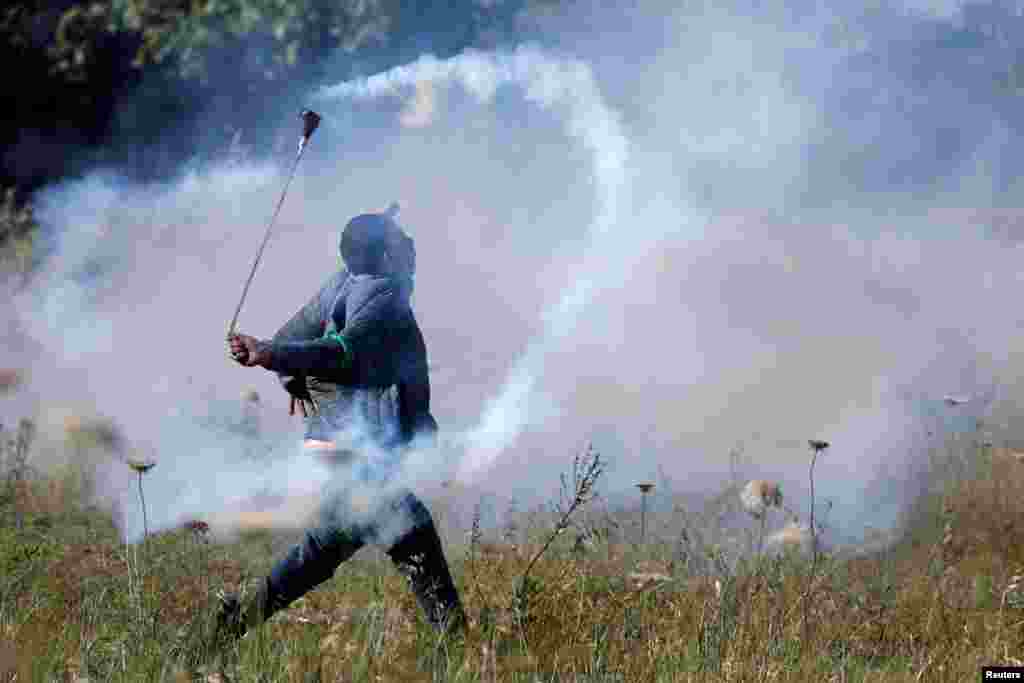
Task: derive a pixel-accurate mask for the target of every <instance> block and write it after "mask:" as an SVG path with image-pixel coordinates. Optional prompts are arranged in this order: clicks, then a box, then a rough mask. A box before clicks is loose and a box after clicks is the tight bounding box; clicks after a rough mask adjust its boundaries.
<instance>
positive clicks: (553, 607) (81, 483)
mask: <svg viewBox="0 0 1024 683" xmlns="http://www.w3.org/2000/svg"><path fill="white" fill-rule="evenodd" d="M23 436H25V437H26V438H25V439H23V443H22V446H21V447H19V445H18V443H17V439H16V438H14V437H15V435H14V434H13V433H12V432H11V431H10V430H8V432H6V433H5V434H4V435H3V440H4V442H5V444H6V445H5V453H4V458H5V460H4V462H5V470H4V472H3V474H4V484H3V486H2V487H0V491H3V493H2V498H0V520H2V526H0V681H2V682H4V683H10V682H13V681H17V682H18V683H21V682H23V681H86V680H87V681H91V682H98V681H209V682H214V681H253V682H255V681H268V682H269V681H295V682H298V681H431V680H436V681H467V682H468V681H523V682H527V681H529V682H530V683H533V682H534V681H545V682H547V681H593V682H597V681H721V680H724V681H837V682H838V681H843V682H845V681H974V680H978V679H979V671H980V668H981V667H982V666H983V665H992V664H1022V663H1024V662H1022V661H1021V660H1022V659H1024V463H1022V462H1020V461H1018V460H1017V459H1016V458H1015V457H1014V455H1013V453H1011V452H1010V451H1008V450H1006V449H998V448H991V447H985V446H977V445H974V446H970V447H965V448H964V449H963V450H961V451H960V452H956V453H952V454H948V455H946V456H944V459H943V460H941V461H940V460H938V459H936V460H935V462H934V463H933V468H932V472H931V475H930V477H931V481H930V483H931V488H930V490H931V493H927V494H924V495H923V496H922V497H921V498H920V499H919V500H917V501H916V503H915V505H914V508H913V511H912V514H911V515H910V517H908V524H907V528H906V530H905V532H904V533H903V534H902V535H901V536H900V537H899V539H898V540H896V541H895V542H894V543H890V544H885V543H879V544H878V547H877V548H876V549H875V550H874V551H872V552H864V551H861V552H856V553H855V552H851V551H849V550H845V551H843V552H834V553H828V552H821V553H807V552H801V551H800V550H799V549H792V550H789V551H785V552H783V551H781V550H779V549H778V548H776V550H775V551H773V552H771V553H765V554H764V555H762V556H760V557H758V556H755V555H754V554H751V553H749V552H746V553H744V552H740V551H741V548H740V546H739V545H737V544H735V543H734V544H730V543H729V542H727V541H725V540H722V539H723V538H724V537H722V536H721V535H720V534H719V535H716V533H717V532H716V530H715V529H713V528H712V527H713V521H712V520H713V519H715V517H716V515H717V513H718V511H719V510H718V508H721V507H723V506H730V505H733V504H734V501H735V500H736V499H738V488H736V487H732V488H728V489H726V490H725V491H723V494H722V495H721V496H718V497H717V498H715V499H713V500H712V501H711V502H710V503H708V505H707V506H706V507H705V509H703V510H696V511H693V512H687V511H686V510H685V508H683V507H681V506H677V508H676V509H675V511H674V513H673V517H672V519H661V520H658V519H654V520H650V521H649V526H648V528H649V529H660V528H669V527H672V526H673V525H675V526H677V527H678V528H677V529H676V532H675V533H674V534H673V535H672V536H666V535H659V534H653V533H652V534H650V536H651V538H649V540H648V542H646V543H644V544H642V545H638V544H630V543H626V542H623V540H622V539H621V538H616V537H614V536H608V535H606V536H601V535H595V536H594V540H592V541H590V542H588V543H586V544H580V543H576V542H575V540H574V539H575V535H576V534H575V527H573V526H569V527H567V528H566V530H565V533H554V532H553V531H552V529H553V528H557V527H558V524H557V519H559V518H560V517H559V515H558V514H550V513H543V514H542V513H539V512H537V511H535V514H532V515H529V516H527V515H525V514H524V515H523V519H524V520H529V521H524V523H523V524H522V525H520V527H519V528H518V529H510V528H506V529H487V530H481V529H479V528H478V527H477V528H475V529H474V530H471V531H470V532H469V533H468V534H466V533H463V531H465V530H454V529H450V528H449V529H446V533H445V536H446V542H447V545H448V548H447V550H448V554H449V558H450V560H451V562H452V564H453V571H454V573H455V576H456V581H457V583H458V585H459V587H460V590H461V592H462V596H463V600H464V601H465V603H466V608H467V611H468V613H469V616H470V621H471V623H470V628H469V629H468V632H467V633H466V634H465V635H464V637H459V638H454V639H451V640H438V638H437V637H436V636H435V635H434V634H433V632H432V631H431V630H430V629H429V628H428V627H427V626H426V625H425V624H424V623H423V622H422V620H421V618H420V616H419V614H418V611H417V609H416V605H415V602H414V599H413V597H412V595H411V593H410V592H409V591H408V590H407V589H406V588H405V586H404V584H403V582H402V580H401V578H400V577H399V576H398V575H397V573H395V572H394V570H393V569H392V568H391V566H390V564H389V563H388V562H387V560H386V558H385V557H384V556H383V555H382V554H381V553H380V552H379V551H378V550H376V549H372V548H370V549H366V550H364V551H362V552H361V553H359V554H358V555H357V556H356V558H355V559H354V560H353V561H351V562H349V563H347V564H345V565H344V566H343V568H342V569H341V570H339V572H338V573H337V575H336V576H335V578H334V579H333V580H331V581H329V582H328V583H326V584H325V585H323V586H322V587H321V588H319V589H318V590H316V591H314V592H312V593H310V594H309V595H307V596H306V597H305V598H303V599H302V600H300V601H299V602H298V603H297V604H296V605H295V606H294V608H293V609H290V610H287V611H285V612H284V613H281V614H279V615H277V616H275V617H274V618H273V619H272V620H271V621H270V622H269V623H268V624H267V625H266V626H265V627H264V628H262V629H260V630H259V631H258V632H256V633H253V634H250V635H249V636H248V637H246V638H245V639H243V640H242V641H241V642H240V643H239V645H238V646H237V647H236V648H234V649H232V650H230V651H228V652H226V653H224V654H223V656H220V657H218V658H216V659H214V660H212V661H208V662H206V663H204V664H201V662H200V660H201V659H202V654H203V648H202V644H203V642H204V641H203V634H204V629H207V628H208V626H209V619H208V618H207V616H208V614H209V612H210V609H209V606H210V605H212V604H213V600H214V595H215V594H216V591H217V590H219V589H226V588H227V589H231V588H235V587H237V586H239V585H241V584H242V583H243V582H245V581H247V580H248V579H249V578H253V577H258V576H260V575H262V574H263V573H264V572H265V571H266V570H267V569H268V568H269V566H270V564H271V562H272V561H273V559H274V558H276V557H279V556H280V554H281V553H282V552H284V550H285V549H286V548H287V547H288V545H289V544H290V543H291V542H292V541H293V540H294V539H293V538H290V537H288V536H287V535H280V534H272V533H267V532H252V533H249V534H247V535H245V536H243V537H242V538H240V539H239V540H237V541H236V542H233V543H230V544H218V543H213V542H211V541H210V540H209V539H208V538H206V535H205V534H204V532H203V531H202V529H201V528H191V529H189V528H183V529H180V530H177V531H171V532H161V533H158V534H150V536H149V538H148V539H147V540H146V541H145V542H144V543H142V544H139V545H137V546H132V547H126V546H125V544H124V542H123V541H121V540H120V538H119V535H118V532H117V530H116V528H115V525H114V523H113V520H112V518H111V516H110V514H109V513H107V512H104V511H103V510H101V509H98V508H95V507H89V506H87V505H86V504H84V503H83V502H82V501H83V500H87V496H85V495H84V494H85V492H86V491H85V489H87V488H88V480H89V477H88V472H87V471H85V469H84V468H83V467H80V466H74V465H72V466H66V467H63V468H58V469H52V470H48V471H33V470H32V468H31V467H30V465H31V462H32V458H31V456H32V453H31V444H30V443H28V442H29V440H30V439H29V437H30V434H28V433H27V432H26V433H25V434H24V435H23ZM9 439H11V440H10V441H8V440H9ZM573 487H574V484H573V481H572V478H571V477H570V481H569V498H568V499H567V500H568V501H569V503H570V504H571V502H572V500H573V495H574V489H573ZM558 497H559V485H558V482H557V481H556V482H553V483H552V498H553V499H554V500H558ZM586 499H587V496H586V495H584V496H581V500H582V502H583V506H582V507H585V505H586ZM788 502H789V503H790V504H792V505H794V506H795V507H797V508H804V509H805V508H806V502H799V501H788ZM716 506H717V507H716ZM432 508H433V509H434V510H435V511H436V514H437V516H438V517H439V518H442V519H444V514H445V513H444V508H443V504H442V503H440V502H437V501H432ZM562 512H563V513H566V512H568V509H567V508H563V510H562ZM580 513H581V510H576V511H574V513H573V514H574V515H575V516H576V517H577V518H578V517H579V516H580ZM622 514H626V513H622ZM655 517H656V515H655ZM571 520H572V518H570V521H571ZM659 522H660V524H659ZM624 523H625V522H624ZM743 533H744V536H743V538H744V539H745V540H744V541H743V543H745V544H746V546H747V547H749V546H751V545H753V544H754V543H755V542H757V543H759V540H758V539H757V537H758V534H759V524H758V523H757V521H756V520H753V519H751V523H750V525H749V528H748V529H745V530H744V531H743ZM548 541H551V543H550V546H549V547H547V548H546V549H544V546H545V544H546V543H547V542H548ZM755 547H756V546H755ZM532 560H536V562H535V563H534V564H533V565H532V567H531V566H530V563H531V561H532ZM524 574H525V575H526V576H525V579H524Z"/></svg>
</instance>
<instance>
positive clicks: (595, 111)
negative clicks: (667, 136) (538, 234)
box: [320, 46, 629, 478]
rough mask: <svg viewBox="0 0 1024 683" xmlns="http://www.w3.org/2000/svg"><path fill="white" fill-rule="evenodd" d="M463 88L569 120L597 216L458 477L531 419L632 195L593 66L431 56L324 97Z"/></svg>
mask: <svg viewBox="0 0 1024 683" xmlns="http://www.w3.org/2000/svg"><path fill="white" fill-rule="evenodd" d="M424 82H428V83H432V84H435V85H436V84H448V83H458V84H460V85H462V86H463V87H464V88H466V89H467V90H468V91H469V92H470V93H472V94H473V95H474V96H475V97H476V98H477V99H478V100H479V101H480V102H481V103H487V102H490V101H491V100H492V99H493V98H494V97H495V94H496V93H497V92H498V89H499V88H500V87H501V86H503V85H506V84H513V85H517V86H519V87H521V88H522V90H523V93H524V96H525V98H526V100H527V101H528V102H531V103H533V104H536V105H538V106H539V107H541V108H542V109H545V110H551V111H553V112H555V113H556V114H558V115H560V116H561V117H562V119H563V120H564V123H565V126H566V131H567V133H568V134H569V136H570V137H571V138H572V139H574V140H576V141H577V142H578V143H579V144H581V145H582V146H583V147H584V148H585V149H586V150H587V151H588V152H589V153H590V154H591V155H592V158H593V181H594V184H595V190H594V194H595V201H596V204H597V206H596V211H595V213H594V216H593V218H592V221H591V223H590V224H589V226H588V246H587V253H585V254H584V257H583V259H581V261H580V263H579V265H578V267H577V268H576V272H574V273H571V274H570V278H569V284H568V285H567V286H566V287H565V289H564V290H563V291H562V293H561V296H560V297H559V299H558V300H557V301H556V302H554V303H553V304H551V305H550V306H549V307H548V309H547V310H546V311H545V312H544V314H543V321H544V328H543V331H542V332H541V333H540V334H539V335H538V336H537V337H535V338H534V339H533V340H531V342H530V344H529V346H528V347H527V349H526V351H525V352H524V353H523V354H522V356H521V357H520V358H519V359H518V360H517V361H516V363H515V364H514V365H513V367H512V369H511V371H510V372H509V374H508V376H507V378H506V379H505V381H504V384H503V386H502V387H501V389H500V391H499V392H498V393H497V395H495V396H494V397H493V398H492V399H491V400H490V401H489V402H488V404H487V405H486V406H485V409H484V411H483V414H482V416H481V419H480V421H479V423H478V424H477V426H476V427H474V428H473V429H471V430H469V432H468V433H467V434H466V435H465V442H466V446H467V462H464V463H463V470H462V472H461V473H460V478H468V477H472V476H473V475H474V474H475V473H476V472H478V471H481V470H482V469H484V468H485V467H487V466H488V465H489V464H490V463H491V462H493V461H494V459H495V458H497V457H498V456H499V455H500V454H501V452H502V451H503V450H505V449H507V448H508V447H509V446H510V445H512V443H513V442H514V441H515V439H516V437H518V436H519V434H520V433H521V432H522V431H523V429H524V428H525V427H526V426H527V425H528V424H529V423H530V422H531V421H533V420H536V419H537V418H538V415H537V410H536V406H535V405H534V399H535V397H534V391H535V388H536V384H537V381H538V380H539V378H540V377H541V376H542V375H543V373H544V366H545V362H546V360H547V356H548V354H549V352H550V351H552V350H553V349H554V348H555V347H556V345H557V344H558V342H559V341H561V340H563V339H564V338H565V337H566V336H568V335H569V334H570V333H571V332H572V331H573V330H574V329H575V327H576V323H577V321H578V319H579V317H580V315H581V313H582V312H583V310H584V309H585V308H586V306H587V304H588V303H589V302H590V301H591V299H592V297H593V295H594V293H595V290H596V288H597V286H598V277H597V276H598V271H597V267H598V264H597V263H596V262H592V261H596V259H591V258H590V255H591V254H593V253H596V252H597V251H598V250H597V249H596V247H595V245H596V244H597V243H598V242H599V241H600V240H601V238H602V237H603V236H605V235H607V234H609V232H610V231H611V230H612V229H613V228H614V226H615V225H616V223H617V222H618V220H619V217H620V216H621V215H622V214H621V212H622V208H623V206H624V205H625V204H626V202H627V201H628V200H627V193H628V189H629V188H628V178H627V173H626V161H627V156H628V141H627V139H626V136H625V134H624V132H623V131H622V129H621V126H620V123H619V117H618V116H617V115H616V113H615V112H614V111H612V110H611V109H610V108H609V107H608V105H607V104H606V103H605V101H604V98H603V97H602V95H601V92H600V89H599V88H598V86H597V83H596V81H595V79H594V76H593V73H592V72H591V70H590V67H589V66H588V65H587V64H585V63H583V62H581V61H579V60H574V59H568V58H557V57H553V56H550V55H547V54H545V53H544V52H542V51H541V50H540V49H538V48H536V47H533V46H523V47H519V48H517V49H516V50H515V51H514V52H512V53H483V52H478V51H471V52H466V53H463V54H461V55H458V56H456V57H453V58H451V59H448V60H443V61H442V60H438V59H437V58H436V57H433V56H430V55H425V56H423V57H421V58H420V59H418V60H417V61H415V62H413V63H411V64H407V65H402V66H398V67H395V68H393V69H391V70H389V71H386V72H383V73H379V74H375V75H373V76H370V77H368V78H363V79H359V80H356V81H350V82H344V83H340V84H338V85H335V86H332V87H328V88H325V89H324V90H322V91H321V93H320V97H322V98H324V99H329V100H330V99H356V100H358V99H370V98H378V97H388V96H400V95H403V94H404V93H406V92H408V91H409V89H410V88H419V89H422V88H423V85H422V84H423V83H424Z"/></svg>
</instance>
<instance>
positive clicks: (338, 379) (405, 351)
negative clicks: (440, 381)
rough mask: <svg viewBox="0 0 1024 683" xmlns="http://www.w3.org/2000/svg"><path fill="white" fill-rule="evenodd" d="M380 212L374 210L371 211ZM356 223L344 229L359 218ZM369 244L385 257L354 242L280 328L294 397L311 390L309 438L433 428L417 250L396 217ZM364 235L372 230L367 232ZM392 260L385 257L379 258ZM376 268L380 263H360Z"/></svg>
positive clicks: (279, 365) (278, 363)
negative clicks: (351, 430)
mask: <svg viewBox="0 0 1024 683" xmlns="http://www.w3.org/2000/svg"><path fill="white" fill-rule="evenodd" d="M370 215H371V216H373V214H370ZM364 217H365V216H361V217H357V219H353V221H352V222H350V223H349V226H347V227H346V231H349V236H351V234H354V231H350V230H349V228H350V227H351V226H352V225H353V223H354V222H356V221H357V220H358V219H359V218H364ZM387 226H388V229H387V230H386V231H383V232H382V234H380V235H378V234H377V231H376V226H375V225H374V226H373V227H374V230H373V231H371V234H372V236H373V239H372V240H370V242H369V243H368V244H363V245H362V247H363V248H369V249H372V250H374V253H378V251H383V253H386V254H387V259H386V262H384V261H382V262H378V263H376V265H373V266H371V267H369V268H368V267H367V266H366V264H365V262H363V261H360V259H359V258H358V254H353V253H352V251H351V248H349V250H348V253H346V252H345V247H346V244H345V239H346V238H344V237H343V241H342V246H343V257H345V261H346V263H348V264H351V265H352V267H353V270H355V271H356V272H349V271H348V270H346V269H342V270H340V271H338V272H337V273H335V274H334V275H332V276H331V277H330V278H329V279H328V280H327V282H326V283H324V285H323V286H322V287H321V288H320V290H319V291H318V292H317V293H316V294H315V295H314V296H313V297H312V298H311V299H310V300H309V302H307V303H306V305H305V306H303V307H302V308H301V309H299V311H298V312H296V313H295V315H293V316H292V318H291V319H290V320H289V321H288V322H287V323H285V325H284V326H283V327H282V328H281V329H280V330H278V332H277V334H275V335H274V337H273V340H272V342H273V343H272V344H271V361H270V366H269V368H270V369H271V370H273V371H275V372H277V373H278V375H279V376H280V377H281V381H282V383H283V384H284V386H285V388H286V389H287V390H288V391H289V393H291V394H292V395H293V396H296V397H299V398H313V399H315V400H316V401H317V402H318V404H319V406H320V415H318V416H315V417H311V418H307V426H306V438H310V439H321V440H332V439H333V437H334V435H335V434H337V433H338V432H341V431H343V430H345V429H346V428H348V427H350V426H353V425H356V424H359V426H363V427H366V428H367V429H368V431H369V434H368V435H369V436H370V437H371V438H372V439H373V440H374V441H375V442H376V443H377V444H378V445H382V446H385V447H392V446H396V445H401V444H406V443H408V442H409V441H411V440H412V439H413V438H414V437H417V436H427V435H433V434H434V433H435V432H436V431H437V423H436V422H435V421H434V418H433V417H432V416H431V414H430V380H429V376H428V371H427V350H426V345H425V344H424V341H423V335H422V333H421V332H420V329H419V325H418V324H417V323H416V318H415V316H414V315H413V311H412V307H411V304H410V301H409V299H410V296H411V293H412V277H413V271H414V268H415V252H414V251H413V246H412V240H411V239H409V238H408V236H406V235H405V234H404V233H403V232H402V231H401V230H400V229H399V228H398V227H397V226H396V225H395V224H394V223H392V222H390V221H388V223H387ZM364 237H365V236H364ZM382 263H384V264H385V265H381V264H382ZM366 270H370V271H373V272H359V271H366Z"/></svg>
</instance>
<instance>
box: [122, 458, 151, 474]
mask: <svg viewBox="0 0 1024 683" xmlns="http://www.w3.org/2000/svg"><path fill="white" fill-rule="evenodd" d="M125 462H126V463H127V464H128V467H130V468H132V469H133V470H135V471H136V472H138V473H139V474H145V473H146V472H149V471H150V470H151V469H153V468H154V467H156V463H155V462H152V461H150V460H133V459H128V460H126V461H125Z"/></svg>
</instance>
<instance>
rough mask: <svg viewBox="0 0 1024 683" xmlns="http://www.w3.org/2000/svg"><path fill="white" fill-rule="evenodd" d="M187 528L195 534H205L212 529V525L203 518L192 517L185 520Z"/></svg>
mask: <svg viewBox="0 0 1024 683" xmlns="http://www.w3.org/2000/svg"><path fill="white" fill-rule="evenodd" d="M185 530H186V531H191V532H192V533H194V534H200V535H201V534H205V533H207V532H208V531H209V530H210V525H209V524H207V523H206V522H204V521H203V520H201V519H192V520H189V521H187V522H185Z"/></svg>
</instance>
